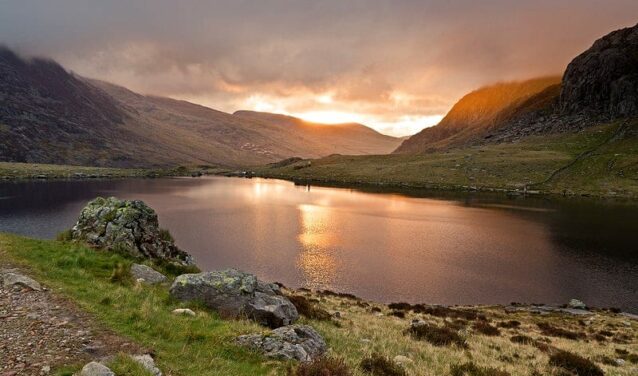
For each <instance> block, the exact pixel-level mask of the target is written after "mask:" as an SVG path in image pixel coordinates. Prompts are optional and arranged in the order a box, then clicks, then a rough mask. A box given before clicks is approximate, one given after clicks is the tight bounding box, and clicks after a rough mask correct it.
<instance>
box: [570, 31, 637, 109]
mask: <svg viewBox="0 0 638 376" xmlns="http://www.w3.org/2000/svg"><path fill="white" fill-rule="evenodd" d="M560 110H561V112H562V113H564V114H581V113H585V114H589V115H592V116H600V117H606V118H609V119H614V118H618V117H625V116H635V115H638V25H636V26H633V27H630V28H625V29H621V30H617V31H614V32H612V33H610V34H608V35H606V36H604V37H603V38H601V39H599V40H597V41H596V42H595V43H594V45H593V46H592V47H591V48H590V49H588V50H587V51H585V52H583V53H582V54H580V55H579V56H578V57H576V58H575V59H574V60H573V61H572V62H571V63H570V64H569V65H568V67H567V70H566V71H565V75H564V77H563V83H562V92H561V96H560Z"/></svg>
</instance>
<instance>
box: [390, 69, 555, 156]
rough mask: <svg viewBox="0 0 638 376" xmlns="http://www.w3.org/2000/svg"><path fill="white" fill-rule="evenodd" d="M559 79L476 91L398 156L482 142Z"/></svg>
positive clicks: (409, 142)
mask: <svg viewBox="0 0 638 376" xmlns="http://www.w3.org/2000/svg"><path fill="white" fill-rule="evenodd" d="M559 83H560V77H542V78H536V79H531V80H527V81H518V82H506V83H498V84H495V85H491V86H487V87H483V88H480V89H478V90H475V91H473V92H471V93H469V94H467V95H465V96H464V97H463V98H461V100H459V101H458V102H457V103H456V104H455V105H454V106H453V107H452V109H451V110H450V111H449V112H448V113H447V115H446V116H445V117H444V118H443V120H441V122H440V123H439V124H437V125H436V126H434V127H430V128H425V129H423V130H422V131H421V132H419V133H417V134H416V135H414V136H412V137H410V138H409V139H407V140H405V141H404V142H403V143H402V144H401V146H400V147H399V148H398V149H397V150H396V151H395V153H398V154H410V153H422V152H428V151H435V150H443V149H446V148H450V147H459V146H464V145H466V144H470V143H472V142H475V141H477V140H480V139H482V138H483V137H484V136H485V135H487V134H488V133H489V132H490V131H491V130H493V129H495V128H497V127H498V126H499V125H500V124H502V123H503V121H505V120H506V119H509V118H510V117H511V116H513V115H514V114H519V110H518V108H519V106H521V105H525V106H528V105H529V101H530V99H532V100H533V98H535V96H536V95H538V94H539V93H542V92H544V91H545V90H553V89H552V88H555V87H556V85H558V84H559Z"/></svg>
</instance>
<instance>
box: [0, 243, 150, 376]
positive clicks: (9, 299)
mask: <svg viewBox="0 0 638 376" xmlns="http://www.w3.org/2000/svg"><path fill="white" fill-rule="evenodd" d="M2 259H3V257H2V252H0V376H14V375H16V376H17V375H46V374H49V373H50V372H51V371H52V370H53V369H55V368H56V367H59V366H62V365H81V364H84V363H86V362H88V361H91V360H95V359H100V358H103V357H106V356H110V355H114V354H117V353H118V352H126V353H139V352H140V351H139V348H138V346H136V345H135V344H133V343H130V342H128V341H127V340H126V339H122V338H120V337H118V336H116V335H114V334H112V333H109V332H108V331H106V330H103V329H101V328H100V327H99V325H97V324H96V323H95V321H94V320H93V319H92V318H91V317H90V316H89V315H88V314H86V313H84V312H83V311H81V310H80V309H79V308H77V307H76V306H75V305H74V304H72V303H71V302H69V301H68V300H66V299H64V298H62V297H60V296H59V295H58V294H56V293H54V292H52V291H51V290H49V289H47V288H46V286H42V289H41V290H40V291H35V290H33V289H31V288H29V287H26V286H24V285H13V286H4V285H3V284H2V283H1V282H2V279H3V278H2V274H5V275H6V273H7V272H13V273H19V274H21V275H27V274H26V273H25V272H23V271H21V270H18V269H15V268H12V265H8V264H7V263H6V262H5V261H4V260H2Z"/></svg>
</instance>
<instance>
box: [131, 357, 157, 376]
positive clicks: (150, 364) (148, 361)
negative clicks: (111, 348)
mask: <svg viewBox="0 0 638 376" xmlns="http://www.w3.org/2000/svg"><path fill="white" fill-rule="evenodd" d="M131 359H133V360H134V361H136V362H137V363H139V364H140V365H141V366H142V367H144V369H146V370H147V371H148V372H150V373H151V374H152V375H153V376H162V371H160V369H159V368H157V366H156V365H155V361H154V360H153V358H152V357H151V356H150V355H148V354H144V355H135V356H132V357H131Z"/></svg>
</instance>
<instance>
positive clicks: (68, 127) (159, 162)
mask: <svg viewBox="0 0 638 376" xmlns="http://www.w3.org/2000/svg"><path fill="white" fill-rule="evenodd" d="M0 102H1V104H2V105H1V106H0V135H1V137H0V161H5V162H31V163H51V164H74V165H91V166H109V167H163V166H175V165H179V164H212V165H223V166H241V165H253V164H263V163H268V162H275V161H278V160H281V159H284V158H288V157H293V156H296V157H304V158H317V157H321V156H326V155H329V154H334V153H339V154H370V153H373V154H382V153H388V152H390V151H391V150H393V149H394V148H395V147H396V146H397V145H398V144H399V140H398V139H395V138H392V137H388V136H383V135H381V134H379V133H377V132H375V131H373V130H371V129H369V128H366V127H364V126H361V125H357V126H354V125H352V126H348V127H334V126H328V125H322V124H313V125H312V126H299V127H289V126H285V125H282V124H280V123H279V122H277V121H272V119H263V120H260V119H259V118H258V117H252V118H251V117H248V116H235V115H232V114H228V113H224V112H221V111H216V110H213V109H210V108H207V107H204V106H199V105H196V104H193V103H189V102H185V101H178V100H173V99H169V98H161V97H153V96H145V95H140V94H137V93H134V92H132V91H130V90H127V89H126V88H123V87H119V86H115V85H112V84H109V83H105V82H101V81H95V80H88V79H85V78H82V77H78V76H76V75H74V74H71V73H69V72H67V71H66V70H64V68H62V67H61V66H60V65H58V64H57V63H55V62H54V61H51V60H46V59H28V60H27V59H23V58H21V57H19V56H17V55H16V54H15V53H13V52H12V51H10V50H8V49H6V48H0ZM324 136H325V137H327V139H328V140H329V141H328V142H326V138H324Z"/></svg>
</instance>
